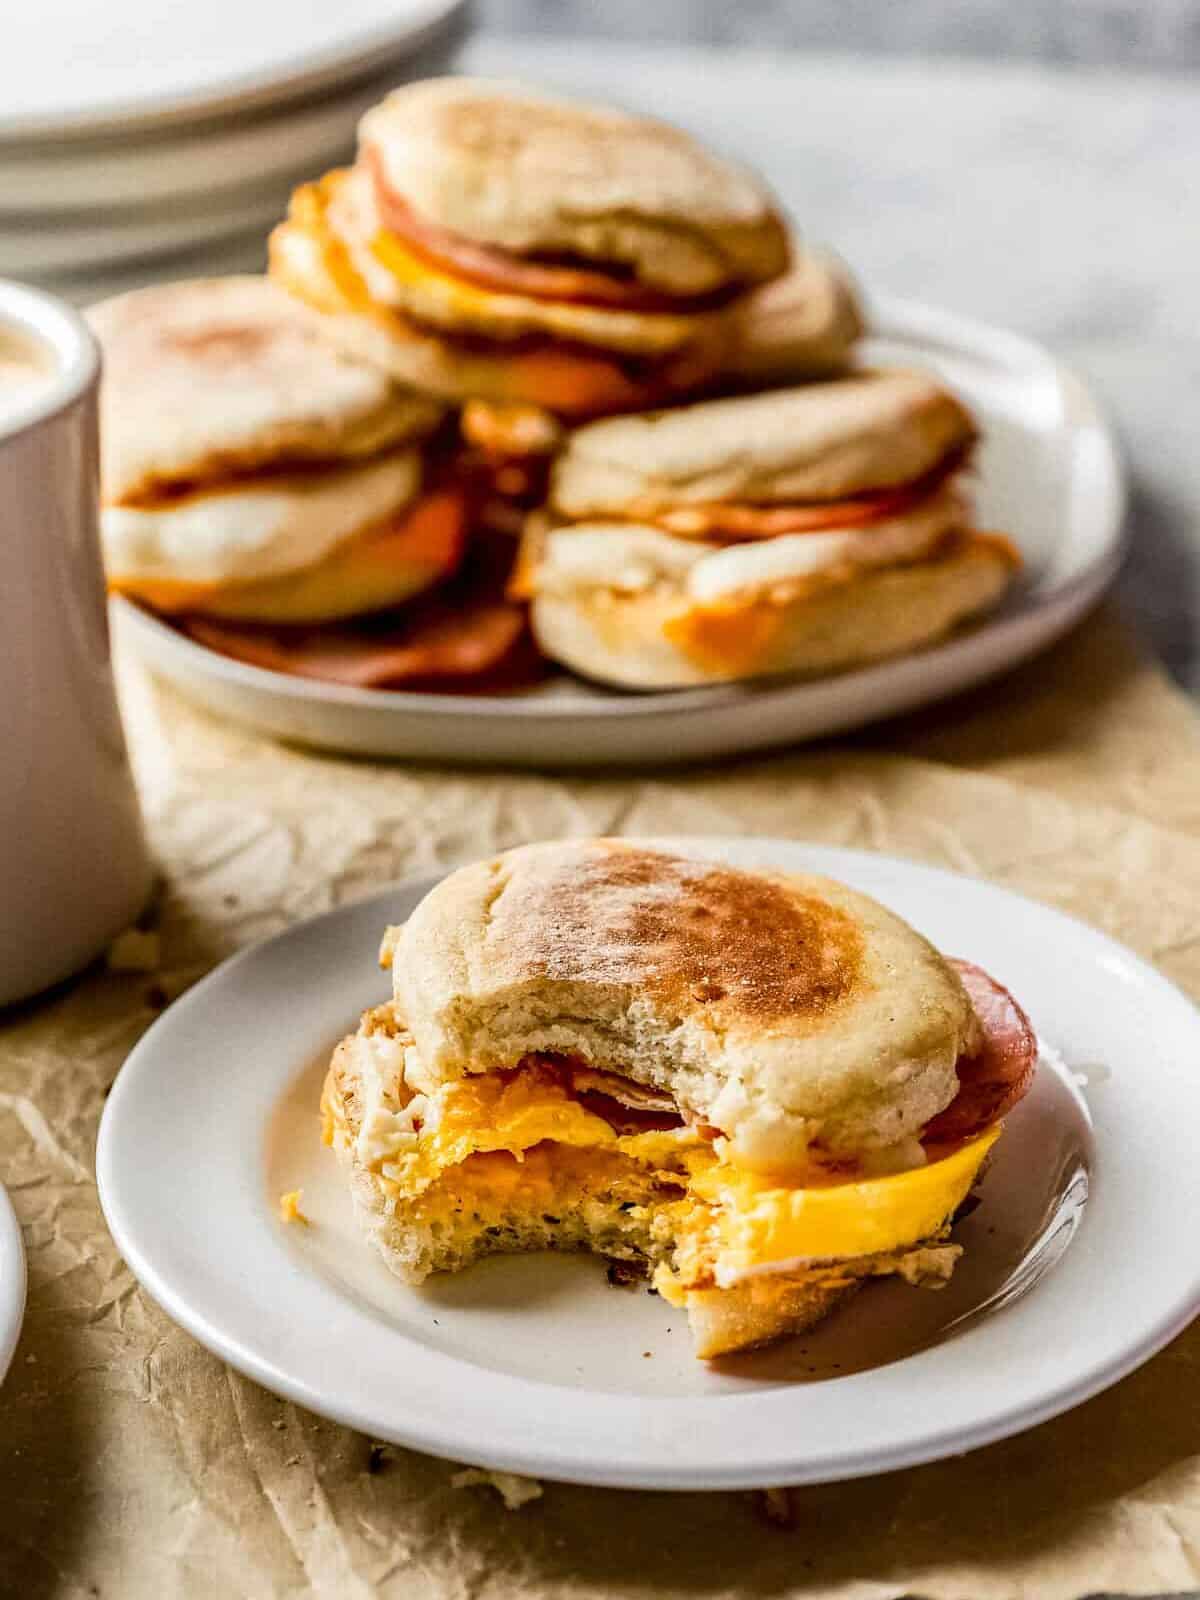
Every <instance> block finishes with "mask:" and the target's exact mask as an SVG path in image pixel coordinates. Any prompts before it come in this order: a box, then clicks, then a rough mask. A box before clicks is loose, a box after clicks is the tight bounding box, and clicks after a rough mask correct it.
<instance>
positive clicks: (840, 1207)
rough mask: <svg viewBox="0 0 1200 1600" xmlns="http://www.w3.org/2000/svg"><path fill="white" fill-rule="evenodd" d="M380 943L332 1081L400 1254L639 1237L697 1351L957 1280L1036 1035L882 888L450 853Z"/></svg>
mask: <svg viewBox="0 0 1200 1600" xmlns="http://www.w3.org/2000/svg"><path fill="white" fill-rule="evenodd" d="M385 957H386V959H387V961H388V962H389V964H390V965H391V968H392V973H393V986H394V999H393V1000H392V1001H391V1002H390V1003H389V1004H386V1005H383V1006H380V1007H378V1008H376V1009H375V1010H373V1011H369V1012H368V1013H367V1014H366V1015H365V1016H364V1017H363V1019H362V1023H361V1025H360V1027H359V1029H358V1031H357V1032H356V1033H355V1034H353V1035H351V1036H350V1037H348V1038H346V1039H345V1040H343V1041H342V1043H341V1044H340V1045H339V1046H338V1047H337V1050H336V1051H335V1053H334V1056H333V1060H332V1063H331V1066H330V1069H329V1073H328V1076H327V1079H326V1083H325V1089H324V1095H323V1101H322V1109H323V1113H324V1122H325V1137H326V1140H327V1142H328V1143H330V1144H332V1146H333V1147H334V1149H335V1151H336V1152H337V1155H338V1157H339V1158H340V1161H341V1163H342V1165H343V1168H344V1170H345V1172H346V1175H347V1177H348V1179H349V1182H350V1185H351V1188H352V1192H353V1196H354V1201H355V1208H356V1213H357V1215H358V1218H359V1220H360V1222H361V1224H362V1226H363V1228H364V1230H365V1232H366V1234H367V1235H368V1237H369V1238H370V1240H371V1241H372V1243H373V1244H374V1245H375V1246H376V1248H377V1249H378V1250H379V1251H380V1253H381V1254H382V1256H383V1258H384V1260H385V1261H386V1262H387V1264H388V1266H389V1267H390V1268H391V1269H392V1270H393V1271H394V1272H396V1273H397V1274H398V1275H399V1276H400V1277H401V1278H402V1279H404V1280H405V1281H406V1282H408V1283H414V1284H415V1283H420V1282H421V1281H422V1280H423V1279H425V1278H426V1277H427V1276H428V1275H429V1274H430V1273H433V1272H441V1271H456V1270H458V1269H460V1268H462V1267H465V1266H467V1265H468V1264H469V1263H470V1262H472V1261H474V1260H476V1259H477V1258H478V1257H480V1256H483V1255H487V1254H490V1253H494V1252H498V1251H499V1252H514V1251H526V1250H542V1249H547V1248H553V1249H564V1250H591V1251H595V1252H598V1253H600V1254H603V1255H605V1256H608V1257H612V1258H617V1259H623V1260H628V1261H632V1262H635V1263H639V1264H641V1265H642V1266H643V1267H644V1268H645V1270H646V1271H647V1272H649V1273H651V1274H652V1281H653V1285H654V1287H655V1288H656V1289H657V1290H658V1292H659V1293H660V1294H661V1295H663V1296H664V1297H665V1298H666V1299H667V1300H669V1301H670V1302H671V1303H672V1304H674V1305H677V1306H680V1307H683V1308H685V1309H686V1311H687V1315H688V1318H689V1322H690V1325H691V1329H692V1333H693V1336H694V1341H695V1348H696V1353H697V1354H698V1355H699V1356H702V1357H706V1358H707V1357H712V1356H720V1355H724V1354H728V1353H730V1352H733V1351H737V1350H741V1349H745V1348H748V1347H750V1346H754V1345H760V1344H764V1343H767V1342H769V1341H771V1340H774V1339H777V1338H780V1337H782V1336H784V1335H787V1334H791V1333H794V1332H798V1331H800V1330H801V1329H804V1328H807V1327H809V1326H810V1325H811V1324H812V1323H814V1322H815V1321H817V1320H818V1319H819V1318H821V1317H823V1316H824V1315H825V1314H826V1313H828V1312H830V1311H831V1310H833V1308H834V1307H835V1306H837V1305H838V1304H840V1303H841V1302H842V1301H843V1300H844V1299H846V1298H847V1297H848V1296H849V1295H850V1294H852V1293H853V1291H854V1290H855V1289H857V1288H859V1287H860V1286H861V1285H862V1284H863V1283H864V1282H866V1281H867V1280H868V1279H871V1278H875V1277H881V1276H887V1275H899V1276H900V1277H902V1278H904V1279H905V1280H907V1281H908V1282H909V1283H912V1284H922V1285H932V1286H937V1285H940V1284H943V1283H944V1282H945V1281H946V1280H947V1279H948V1278H949V1276H950V1274H951V1273H952V1271H953V1269H954V1265H955V1262H956V1260H957V1258H958V1257H959V1255H960V1254H961V1249H960V1247H959V1246H958V1245H957V1244H955V1243H954V1242H953V1240H952V1238H951V1228H952V1225H953V1223H954V1219H955V1215H956V1213H957V1212H958V1211H959V1209H960V1207H961V1206H962V1205H963V1202H964V1201H965V1200H966V1198H967V1196H968V1194H969V1192H970V1190H971V1189H972V1186H973V1185H974V1184H975V1183H976V1181H977V1180H978V1179H979V1177H980V1174H981V1172H982V1170H983V1167H984V1163H985V1161H986V1159H987V1157H988V1155H989V1153H990V1152H991V1150H992V1148H993V1147H994V1145H995V1143H996V1141H997V1139H998V1138H999V1137H1000V1135H1001V1130H1002V1122H1003V1118H1004V1116H1005V1115H1006V1113H1007V1112H1008V1111H1009V1110H1010V1108H1011V1107H1012V1106H1013V1105H1014V1104H1016V1102H1017V1101H1018V1100H1020V1098H1021V1097H1022V1095H1023V1094H1024V1093H1025V1092H1026V1090H1027V1088H1028V1087H1029V1084H1030V1081H1031V1079H1032V1076H1033V1073H1034V1069H1035V1064H1036V1058H1037V1045H1036V1041H1035V1038H1034V1034H1033V1031H1032V1029H1031V1027H1030V1025H1029V1022H1028V1020H1027V1019H1026V1017H1025V1015H1024V1013H1023V1012H1022V1011H1021V1009H1020V1007H1019V1005H1018V1004H1017V1002H1016V1001H1015V1000H1014V999H1013V998H1012V997H1011V996H1010V995H1009V994H1008V993H1007V992H1006V991H1005V990H1004V989H1003V988H1002V987H1001V986H1000V985H999V984H998V983H997V982H995V981H994V980H993V979H992V978H990V977H988V976H987V975H986V974H985V973H983V972H981V971H980V970H979V969H978V968H977V967H974V966H971V965H969V964H966V963H963V962H960V961H954V960H950V959H947V958H946V957H945V956H943V955H942V954H941V953H939V952H938V951H937V950H936V949H934V947H933V946H932V945H931V944H929V942H928V941H927V940H925V939H923V938H922V937H921V936H920V935H919V934H918V933H916V932H915V931H914V930H913V929H912V928H910V927H909V926H908V925H907V924H906V923H905V922H903V921H902V920H901V919H900V918H899V917H897V916H895V915H893V914H892V913H891V912H890V911H888V910H886V909H885V908H884V907H883V906H881V905H879V904H877V903H876V902H875V901H873V900H871V899H869V898H867V897H866V896H865V895H862V894H859V893H857V892H855V891H854V890H852V889H849V888H847V887H845V886H843V885H841V884H839V883H835V882H832V881H830V880H828V879H824V878H817V877H802V876H796V875H788V876H783V875H780V874H776V873H773V872H770V871H746V870H741V869H736V868H734V867H731V866H728V865H725V864H722V863H721V862H719V861H714V860H711V859H708V858H706V857H705V856H704V855H703V854H702V853H696V854H691V853H688V852H687V851H686V850H681V849H678V848H675V849H671V850H666V849H660V848H656V847H654V846H653V845H651V844H646V843H640V842H635V841H620V840H605V839H596V840H583V841H571V842H564V843H553V844H542V845H532V846H527V847H525V848H522V849H518V850H513V851H510V852H508V853H507V854H504V855H500V856H495V857H493V858H491V859H490V860H486V861H481V862H478V863H476V864H475V865H473V866H470V867H465V868H463V869H461V870H460V871H457V872H455V873H452V874H451V875H450V876H449V877H448V878H446V879H445V880H443V882H442V883H440V884H439V885H438V886H437V887H436V888H435V889H433V890H432V891H431V892H430V893H429V895H428V896H427V897H426V898H425V899H424V901H422V903H421V904H420V905H419V906H418V907H417V909H416V910H415V911H414V913H413V914H412V916H411V917H410V919H409V920H408V922H407V923H405V924H404V926H403V927H400V928H395V929H391V930H389V932H388V935H387V938H386V940H385Z"/></svg>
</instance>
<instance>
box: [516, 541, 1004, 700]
mask: <svg viewBox="0 0 1200 1600" xmlns="http://www.w3.org/2000/svg"><path fill="white" fill-rule="evenodd" d="M915 520H916V519H914V518H913V517H911V516H910V517H907V518H906V519H905V521H906V522H909V523H911V522H913V521H915ZM577 531H578V533H580V534H582V533H584V532H586V530H585V529H582V528H581V529H579V530H575V529H568V530H564V533H565V534H566V535H567V536H568V537H569V536H570V535H571V534H575V533H576V532H577ZM646 531H647V532H649V531H650V530H646ZM796 537H797V538H799V539H804V540H807V541H812V540H814V539H818V538H820V537H821V536H820V535H813V534H808V535H797V536H796ZM831 537H836V536H831ZM862 537H863V538H865V539H869V538H871V537H872V535H871V534H869V533H867V534H864V535H863V536H862ZM655 538H656V539H657V540H660V541H665V543H666V545H668V546H669V547H671V549H672V551H673V553H674V554H675V556H676V561H677V564H678V570H677V574H675V575H668V576H664V575H663V574H664V572H665V571H666V570H667V568H668V563H667V561H666V560H664V559H663V557H662V553H661V552H662V549H663V548H664V547H663V546H659V547H658V549H657V550H656V568H655V569H654V570H655V571H656V574H657V575H656V576H655V577H654V578H653V579H652V581H650V582H648V583H646V584H645V585H644V586H641V587H637V588H630V587H628V586H625V587H621V586H616V587H614V586H612V585H611V584H595V583H586V582H585V583H576V584H569V583H567V582H561V581H555V580H551V579H546V580H544V581H542V580H538V581H536V584H535V588H534V593H533V603H532V608H531V620H532V624H533V631H534V636H535V638H536V639H537V642H538V646H539V648H540V649H541V650H542V652H543V653H544V654H545V655H546V656H548V657H549V658H550V660H552V661H558V662H560V663H561V664H562V665H563V666H566V667H570V668H571V669H572V671H574V672H578V673H580V674H581V675H582V676H583V677H585V678H590V679H592V680H594V681H595V682H597V683H603V684H610V685H613V686H614V687H617V688H624V689H642V690H652V689H684V688H696V687H699V686H701V685H703V684H714V683H735V682H740V681H742V680H744V679H750V678H760V677H770V676H775V675H784V674H786V675H791V676H796V677H805V676H809V677H812V676H817V675H821V674H825V673H831V672H841V671H847V670H849V669H850V668H853V667H861V666H867V665H869V664H870V663H872V662H875V661H883V660H886V659H888V658H889V657H893V656H900V655H904V654H906V653H908V652H910V651H913V650H919V649H921V648H923V647H924V646H926V645H929V644H933V643H935V642H936V641H937V640H939V639H941V638H943V637H944V636H945V635H946V634H947V633H949V632H950V631H951V630H953V629H954V628H956V627H958V626H960V625H962V624H964V623H967V622H969V621H971V620H972V619H974V618H976V617H979V616H981V615H982V614H984V613H985V612H987V611H989V610H991V609H992V608H993V607H994V606H995V605H996V604H997V602H998V601H999V600H1000V599H1001V598H1002V597H1003V595H1004V594H1005V592H1006V591H1007V590H1008V588H1009V587H1010V585H1011V583H1012V580H1013V575H1014V573H1015V572H1016V571H1017V569H1018V567H1019V565H1020V562H1019V558H1018V557H1017V555H1016V553H1015V551H1014V550H1013V548H1012V546H1011V545H1010V544H1009V543H1008V541H1007V540H1004V539H1000V538H995V537H993V536H991V535H986V534H974V533H971V532H969V531H967V532H957V533H951V534H949V536H948V537H946V538H945V539H943V540H942V541H941V542H940V543H939V544H938V545H937V546H936V547H935V548H934V549H932V550H931V551H930V552H929V553H928V554H926V555H924V556H922V557H920V558H919V559H917V560H913V561H907V562H903V563H896V564H894V565H885V566H866V565H861V566H855V565H853V564H844V565H835V566H834V567H833V568H832V569H831V570H830V571H828V572H826V573H825V574H822V573H820V572H818V573H816V574H811V573H810V574H809V575H807V576H804V577H800V578H797V579H795V580H788V579H786V578H771V579H768V580H767V581H765V582H750V583H748V584H747V585H746V586H745V587H742V588H739V589H735V590H729V591H727V592H725V593H724V594H722V595H720V596H716V595H714V596H713V597H712V598H710V599H703V598H699V597H697V595H696V594H695V593H694V592H692V590H690V589H689V587H688V583H689V579H691V581H692V582H693V583H694V582H695V581H696V576H697V575H698V574H699V573H700V572H701V571H702V570H703V569H702V566H701V563H702V562H703V561H704V560H705V558H708V560H709V563H710V565H709V567H708V569H707V570H708V571H709V572H710V573H711V572H712V570H713V568H715V566H716V563H717V562H718V561H720V562H722V563H727V561H728V558H729V557H730V556H731V555H732V554H733V553H734V551H733V550H731V549H730V548H729V547H720V546H708V545H703V544H697V543H695V542H694V541H692V540H685V539H672V538H670V536H669V535H666V534H662V533H658V534H656V535H655ZM782 542H783V541H782V540H773V541H770V543H773V544H780V543H782ZM744 548H745V547H734V550H736V551H738V552H739V553H740V551H741V550H742V549H744ZM802 554H804V552H802ZM685 563H686V565H685ZM543 570H545V569H543ZM647 570H648V568H647V566H646V565H645V563H643V564H642V565H641V567H640V570H639V577H644V576H645V573H646V571H647ZM614 572H616V573H617V574H618V575H619V569H616V568H614Z"/></svg>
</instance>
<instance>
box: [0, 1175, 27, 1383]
mask: <svg viewBox="0 0 1200 1600" xmlns="http://www.w3.org/2000/svg"><path fill="white" fill-rule="evenodd" d="M9 1267H11V1268H15V1283H14V1284H13V1289H12V1292H11V1293H8V1292H0V1383H3V1382H4V1378H5V1375H6V1374H7V1372H8V1369H9V1367H10V1366H11V1365H12V1358H13V1355H14V1354H15V1352H16V1348H17V1344H18V1341H19V1340H20V1337H21V1328H22V1326H23V1325H24V1322H25V1300H26V1296H27V1294H28V1291H29V1266H28V1262H27V1261H26V1258H25V1241H24V1239H23V1237H22V1235H21V1224H20V1222H19V1220H18V1218H17V1213H16V1211H15V1210H14V1209H13V1203H12V1196H11V1195H10V1194H9V1192H8V1190H7V1189H6V1188H5V1187H4V1185H3V1184H2V1183H0V1290H3V1288H4V1281H5V1280H4V1274H3V1270H2V1269H4V1268H9Z"/></svg>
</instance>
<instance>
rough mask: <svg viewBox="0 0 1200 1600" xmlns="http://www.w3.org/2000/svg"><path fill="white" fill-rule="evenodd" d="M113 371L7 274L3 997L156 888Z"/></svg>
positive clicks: (1, 327)
mask: <svg viewBox="0 0 1200 1600" xmlns="http://www.w3.org/2000/svg"><path fill="white" fill-rule="evenodd" d="M99 378H100V355H99V351H98V349H97V347H96V342H95V340H94V339H93V337H92V335H91V332H90V331H89V329H88V327H87V325H86V323H85V322H84V321H83V319H82V318H81V317H80V316H79V315H78V314H77V313H76V312H75V311H73V310H72V309H71V308H70V307H69V306H67V305H65V304H63V303H62V302H61V301H59V300H56V299H55V298H54V297H53V296H52V295H48V294H43V293H42V292H41V291H39V290H36V289H29V288H26V287H24V286H23V285H21V284H16V283H8V282H4V281H0V1005H6V1004H8V1003H10V1002H12V1001H14V1000H20V999H23V998H25V997H27V996H29V995H32V994H36V993H37V992H38V991H39V990H42V989H45V988H47V987H49V985H51V984H53V983H57V982H58V981H59V980H60V979H62V978H66V977H68V976H69V975H70V974H71V973H73V972H76V971H78V970H79V969H80V968H81V967H84V966H86V965H87V964H88V962H90V961H91V960H92V959H93V958H94V957H96V956H97V955H99V954H100V953H101V952H102V951H103V950H104V949H105V947H106V946H107V945H108V943H109V941H110V940H112V939H113V938H114V937H115V936H116V935H117V934H118V933H119V932H120V931H121V930H122V929H123V928H125V927H127V926H128V925H129V924H130V923H131V922H132V921H133V920H134V919H135V918H136V917H137V915H138V913H139V911H141V909H142V908H143V907H144V906H145V904H146V901H147V899H148V897H149V894H150V887H151V881H152V873H151V866H150V860H149V857H148V855H147V852H146V845H145V840H144V836H143V833H142V821H141V815H140V813H139V810H138V802H137V795H136V793H135V790H134V785H133V777H132V774H131V773H130V770H129V760H128V756H127V754H126V750H125V736H124V733H123V731H122V728H121V720H120V716H119V714H118V711H117V701H116V695H115V692H114V688H113V678H112V667H111V663H110V659H109V642H108V617H107V611H106V607H105V596H104V575H103V570H102V567H101V562H100V545H99V538H98V535H97V487H98V486H97V477H98V450H97V423H96V391H97V386H98V383H99Z"/></svg>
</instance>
